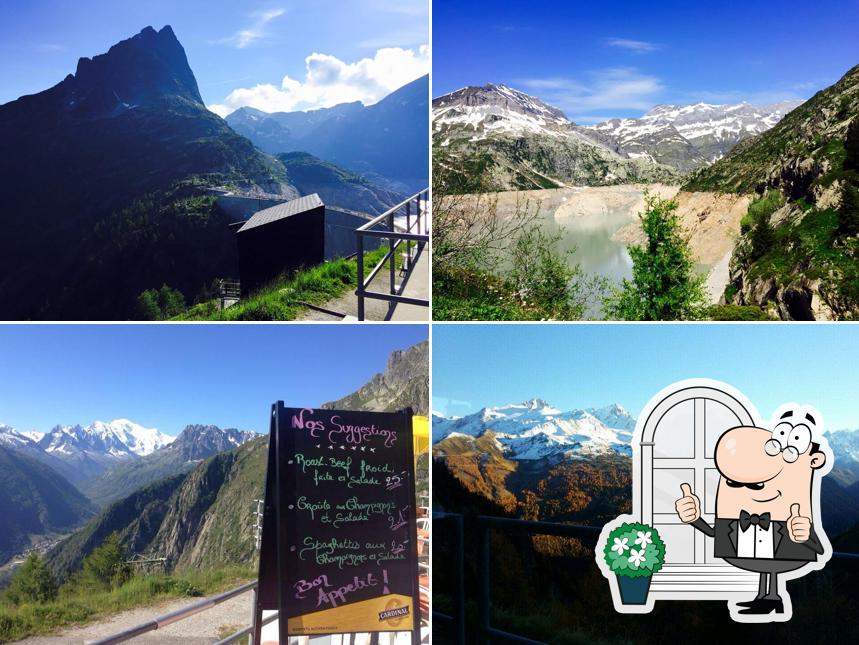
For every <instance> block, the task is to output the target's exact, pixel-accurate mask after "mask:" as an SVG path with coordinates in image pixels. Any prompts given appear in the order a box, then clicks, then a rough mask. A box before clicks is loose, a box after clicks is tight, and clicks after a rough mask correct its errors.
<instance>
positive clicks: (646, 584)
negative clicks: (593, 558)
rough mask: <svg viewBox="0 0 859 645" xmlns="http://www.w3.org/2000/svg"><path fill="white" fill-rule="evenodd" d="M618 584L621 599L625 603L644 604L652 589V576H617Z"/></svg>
mask: <svg viewBox="0 0 859 645" xmlns="http://www.w3.org/2000/svg"><path fill="white" fill-rule="evenodd" d="M617 586H618V587H619V588H620V600H621V602H623V604H624V605H643V604H645V603H647V594H648V592H649V591H650V576H639V577H637V578H630V577H629V576H617Z"/></svg>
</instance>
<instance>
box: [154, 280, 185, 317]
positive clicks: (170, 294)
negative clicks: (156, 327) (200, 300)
mask: <svg viewBox="0 0 859 645" xmlns="http://www.w3.org/2000/svg"><path fill="white" fill-rule="evenodd" d="M158 307H159V308H160V309H161V318H162V319H166V318H172V317H173V316H178V315H179V314H181V313H182V312H183V311H185V309H186V308H187V304H186V303H185V296H183V295H182V292H181V291H179V290H178V289H173V288H172V287H169V286H167V285H166V284H164V285H161V290H160V291H159V292H158Z"/></svg>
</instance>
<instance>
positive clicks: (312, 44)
mask: <svg viewBox="0 0 859 645" xmlns="http://www.w3.org/2000/svg"><path fill="white" fill-rule="evenodd" d="M428 13H429V10H428V2H427V1H426V0H351V1H350V2H348V3H346V2H344V1H343V0H300V1H299V0H280V1H279V0H272V1H259V0H251V1H244V0H243V1H242V2H235V1H234V0H181V1H177V0H147V1H146V2H130V1H121V2H118V1H117V0H80V1H79V2H66V1H65V0H28V1H27V2H20V1H18V0H0V18H2V19H0V79H2V80H0V104H2V103H5V102H7V101H10V100H13V99H16V98H18V97H19V96H21V95H23V94H32V93H34V92H38V91H41V90H44V89H47V88H48V87H51V86H53V85H55V84H56V83H58V82H60V81H61V80H62V79H63V78H64V77H65V76H66V75H67V74H69V73H74V71H75V68H76V65H77V61H78V58H80V57H83V56H87V57H92V56H94V55H96V54H101V53H104V52H106V51H107V50H108V49H109V48H110V46H111V45H113V44H114V43H116V42H118V41H120V40H123V39H126V38H129V37H131V36H133V35H135V34H136V33H138V32H139V31H140V30H141V29H143V28H144V27H146V26H147V25H151V26H152V27H154V28H155V29H161V28H162V27H163V26H164V25H166V24H169V25H171V26H172V27H173V30H174V31H175V32H176V35H177V37H178V38H179V41H180V42H181V43H182V45H183V46H184V48H185V52H186V54H187V55H188V60H189V62H190V64H191V69H192V70H193V71H194V74H195V75H196V77H197V83H198V84H199V86H200V92H201V94H202V96H203V100H204V101H205V102H206V104H207V105H210V106H211V105H217V106H221V108H220V109H218V108H216V109H218V111H219V112H225V111H227V110H230V109H235V108H236V107H240V106H241V105H254V106H255V107H259V108H260V109H265V108H269V110H270V111H271V110H273V109H285V110H292V109H308V108H312V107H321V106H328V105H329V104H334V103H336V102H342V101H343V100H362V101H364V102H365V103H372V102H375V101H377V100H379V99H380V98H382V96H384V95H385V94H387V93H390V91H392V90H393V89H396V88H397V87H399V86H401V85H404V84H405V83H407V82H409V81H410V80H414V79H415V78H417V77H418V76H420V75H421V74H424V73H427V72H428V71H429V56H428V51H427V50H426V49H424V50H421V47H422V46H424V47H426V46H427V45H428V43H429V17H428ZM380 50H382V53H381V54H380V53H379V52H380ZM312 54H317V55H318V56H317V58H315V59H313V61H312V62H311V64H310V65H309V64H308V63H307V62H306V59H307V58H308V57H309V56H311V55H312ZM314 70H315V72H316V73H315V74H311V76H312V78H310V77H308V73H309V72H312V71H314ZM285 77H287V78H288V79H289V81H284V78H285ZM240 90H241V91H240ZM233 92H238V94H233ZM231 95H232V97H231Z"/></svg>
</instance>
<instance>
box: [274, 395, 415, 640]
mask: <svg viewBox="0 0 859 645" xmlns="http://www.w3.org/2000/svg"><path fill="white" fill-rule="evenodd" d="M264 609H277V610H279V630H280V642H281V643H286V642H288V640H287V637H288V636H296V635H302V636H308V635H324V634H347V633H358V632H390V631H412V632H413V634H419V627H420V614H419V612H420V603H419V589H418V565H417V525H416V522H415V486H414V455H413V444H412V411H411V410H410V409H409V410H404V411H402V412H393V413H390V412H353V411H345V410H313V409H308V408H286V407H284V405H283V403H282V402H278V403H276V404H275V405H274V406H272V421H271V433H270V437H269V453H268V469H267V473H266V495H265V506H264V510H263V528H262V542H261V547H260V571H259V590H258V596H257V612H258V614H257V615H258V617H259V615H260V612H261V611H262V610H264Z"/></svg>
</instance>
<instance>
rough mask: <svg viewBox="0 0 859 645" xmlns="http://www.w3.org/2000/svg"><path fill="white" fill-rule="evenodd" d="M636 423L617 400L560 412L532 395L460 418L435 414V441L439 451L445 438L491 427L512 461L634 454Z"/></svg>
mask: <svg viewBox="0 0 859 645" xmlns="http://www.w3.org/2000/svg"><path fill="white" fill-rule="evenodd" d="M634 427H635V419H634V418H633V417H632V416H630V415H629V413H627V412H626V410H624V409H623V408H622V407H621V406H619V405H611V406H607V407H605V408H599V409H593V408H591V409H589V410H571V411H568V412H562V411H561V410H559V409H557V408H555V407H553V406H551V405H550V404H548V403H546V402H545V401H543V400H541V399H531V400H529V401H525V402H524V403H519V404H511V405H504V406H498V407H490V408H483V409H482V410H479V411H478V412H475V413H474V414H470V415H467V416H464V417H460V418H456V419H452V418H451V419H448V418H445V417H441V416H438V415H434V416H433V442H434V443H435V448H434V450H435V451H436V452H437V453H438V452H443V451H444V449H445V439H447V438H450V437H454V438H457V437H468V438H472V439H476V438H477V437H480V436H482V435H483V434H484V433H486V432H491V433H493V436H494V440H495V442H496V443H497V445H498V446H499V448H500V449H501V451H502V452H503V454H504V456H505V458H507V459H512V460H537V459H545V458H553V457H585V458H587V457H593V456H599V455H607V454H617V455H630V454H631V447H630V440H631V438H632V430H633V429H634Z"/></svg>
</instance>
